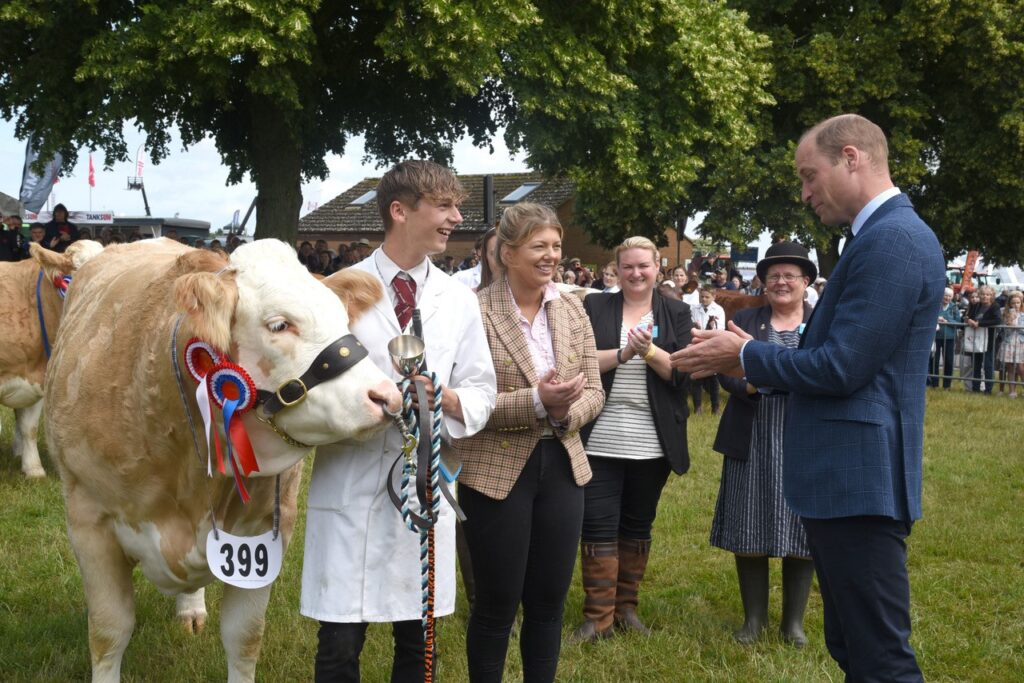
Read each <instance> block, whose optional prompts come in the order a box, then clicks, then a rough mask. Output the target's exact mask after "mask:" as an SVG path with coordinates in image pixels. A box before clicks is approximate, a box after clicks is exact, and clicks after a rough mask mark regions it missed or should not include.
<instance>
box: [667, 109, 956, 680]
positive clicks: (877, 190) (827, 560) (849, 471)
mask: <svg viewBox="0 0 1024 683" xmlns="http://www.w3.org/2000/svg"><path fill="white" fill-rule="evenodd" d="M796 170H797V174H798V175H799V177H800V181H801V184H802V194H801V198H802V199H803V201H804V202H805V203H806V204H808V205H810V206H811V208H813V209H814V211H815V213H817V214H818V216H819V217H820V218H821V220H822V222H823V223H825V224H826V225H835V226H839V225H845V224H849V225H850V227H851V229H852V234H853V237H852V239H848V240H847V244H846V246H845V248H844V251H843V254H842V257H841V258H840V259H839V263H838V264H837V265H836V267H835V270H834V271H833V272H832V274H831V275H830V277H829V281H828V287H826V288H825V292H824V295H823V297H822V298H821V300H820V301H819V302H818V304H817V306H816V307H815V310H814V314H813V316H812V317H811V319H810V321H809V323H808V326H807V329H806V330H805V332H804V335H803V338H802V340H801V344H800V348H798V349H785V348H784V347H781V346H778V345H772V344H767V343H762V342H757V341H751V340H750V338H749V337H748V336H747V335H745V334H744V333H742V331H741V330H739V329H738V328H736V327H735V326H733V325H732V323H730V324H729V329H728V331H724V330H723V331H717V332H700V331H696V330H695V331H694V342H693V345H691V346H690V347H688V348H686V349H683V350H681V351H677V352H676V353H674V354H673V355H672V363H673V366H674V367H677V368H679V369H680V370H682V371H688V372H691V373H693V376H694V377H701V376H706V375H709V374H712V373H715V372H720V373H726V374H730V375H734V376H743V377H746V379H747V381H748V382H750V383H751V384H753V385H754V386H757V387H771V388H773V389H775V390H779V391H787V392H789V403H788V405H787V408H786V427H785V435H784V444H783V445H784V464H783V489H784V492H785V496H786V502H787V503H788V504H789V506H790V507H791V508H792V509H793V511H794V512H795V513H797V514H798V515H800V517H801V519H802V520H803V523H804V526H805V527H806V529H807V538H808V542H809V544H810V547H811V554H812V555H813V557H814V562H815V568H816V570H817V573H818V583H819V585H820V588H821V594H822V599H823V602H824V609H825V642H826V645H827V646H828V649H829V652H830V653H831V655H832V657H833V658H834V659H835V660H836V661H837V662H838V663H839V666H840V667H841V668H842V669H843V671H844V672H845V673H846V680H847V681H851V682H857V683H862V682H863V683H867V682H875V681H878V682H881V681H886V682H894V681H900V682H902V681H923V677H922V675H921V671H920V669H919V668H918V665H917V661H916V658H915V656H914V651H913V649H912V648H911V647H910V642H909V638H910V585H909V581H908V577H907V569H906V545H905V539H906V537H907V536H908V535H909V534H910V528H911V524H912V523H913V521H914V520H916V519H919V518H920V517H921V455H922V437H923V431H924V411H925V375H926V373H927V366H928V354H929V350H930V348H931V343H932V339H933V337H934V335H935V318H936V316H937V315H938V311H939V308H940V304H941V301H942V293H943V287H944V286H945V261H944V259H943V256H942V250H941V248H940V247H939V243H938V240H937V239H936V238H935V235H934V233H932V231H931V229H930V228H929V227H928V226H927V225H926V224H925V223H924V222H923V221H922V220H921V219H920V217H918V215H917V214H916V213H915V211H914V209H913V207H912V206H911V203H910V200H909V199H908V198H907V196H906V195H904V194H902V193H900V191H899V190H898V189H897V188H896V187H894V186H893V184H892V181H891V179H890V177H889V168H888V146H887V143H886V139H885V135H884V134H883V133H882V131H881V129H880V128H879V127H878V126H876V125H875V124H873V123H872V122H870V121H868V120H867V119H865V118H863V117H861V116H857V115H855V114H845V115H842V116H837V117H834V118H831V119H828V120H826V121H823V122H821V123H819V124H818V125H816V126H814V127H813V128H811V129H810V130H809V131H807V132H806V133H805V134H804V135H803V137H802V138H801V139H800V143H799V145H798V146H797V150H796Z"/></svg>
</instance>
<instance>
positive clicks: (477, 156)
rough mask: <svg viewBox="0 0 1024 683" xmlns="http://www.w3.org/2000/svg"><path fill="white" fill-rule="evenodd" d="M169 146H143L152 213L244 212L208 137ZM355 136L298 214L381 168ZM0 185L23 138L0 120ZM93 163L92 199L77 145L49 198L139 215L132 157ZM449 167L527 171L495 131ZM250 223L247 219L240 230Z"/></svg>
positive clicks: (17, 177)
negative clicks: (163, 151) (157, 150)
mask: <svg viewBox="0 0 1024 683" xmlns="http://www.w3.org/2000/svg"><path fill="white" fill-rule="evenodd" d="M143 139H144V138H143V136H142V135H141V134H139V133H138V132H136V131H135V129H134V128H133V127H131V126H125V140H126V142H127V144H128V149H129V150H131V154H132V155H134V154H135V151H136V149H138V147H139V145H140V144H141V143H142V141H143ZM169 148H170V150H171V153H170V155H169V156H168V157H167V158H166V159H164V160H163V161H162V162H161V163H160V165H154V164H153V163H151V162H150V160H149V158H148V157H147V156H146V155H145V152H144V151H143V161H144V166H143V172H142V177H143V179H144V180H145V184H146V196H147V197H148V199H149V205H150V209H151V210H152V213H153V215H154V216H168V217H169V216H174V215H175V214H178V215H179V216H180V217H181V218H193V219H197V220H205V221H209V222H210V225H211V228H212V229H214V230H216V229H217V228H219V227H220V226H222V225H224V224H226V223H229V222H230V221H231V216H232V214H233V213H234V212H235V210H236V209H238V210H240V211H241V212H242V215H245V211H246V209H248V208H249V204H250V202H252V199H253V197H254V196H255V194H256V187H255V185H253V184H252V183H251V182H249V181H248V180H247V181H246V182H243V183H240V184H238V185H231V186H228V185H225V182H226V180H227V176H228V169H227V167H225V166H224V165H223V164H221V160H220V155H219V154H218V153H217V149H216V147H215V146H214V143H213V141H212V140H204V141H203V142H202V143H200V144H198V145H195V146H194V147H191V148H189V149H188V150H187V151H185V150H182V148H181V141H180V138H179V137H178V135H177V131H176V130H175V131H174V135H173V140H172V142H171V144H170V146H169ZM362 157H363V142H362V138H354V139H352V140H351V141H350V142H349V144H348V147H347V149H346V152H345V155H344V156H331V157H329V158H328V159H327V166H328V168H329V169H330V174H329V175H328V176H327V178H326V179H325V180H323V181H317V182H313V183H309V184H308V185H303V186H302V210H301V211H300V214H306V213H308V212H309V211H310V210H312V209H313V208H315V206H318V205H323V204H326V203H327V202H328V201H330V200H331V199H333V198H334V197H336V196H337V195H338V194H340V193H341V192H343V191H345V190H346V189H348V188H349V187H351V186H352V185H354V184H356V183H357V182H359V181H360V180H362V179H363V178H365V177H367V176H379V175H380V174H381V173H382V172H383V170H381V169H377V168H374V166H373V165H372V164H369V165H364V164H363V162H362ZM0 160H2V163H0V192H4V193H5V194H8V195H10V196H12V197H17V196H18V191H19V189H20V188H21V172H22V166H23V164H24V163H25V143H24V141H22V140H18V139H16V138H15V137H14V124H13V122H8V121H3V120H0ZM93 163H94V164H95V167H96V187H94V188H92V206H91V207H90V204H89V154H88V150H81V152H80V153H79V156H78V163H77V165H76V166H75V167H74V168H73V169H67V168H65V169H64V170H63V172H62V174H61V179H60V182H59V183H57V185H56V186H55V187H54V190H53V195H52V196H53V203H57V202H62V203H64V204H65V205H66V206H67V207H68V209H69V210H71V211H85V210H88V209H90V208H91V209H92V210H94V211H101V210H110V211H113V212H114V213H115V214H116V215H120V216H143V215H145V209H144V207H143V203H142V194H141V193H140V192H138V191H129V190H127V189H126V184H127V178H128V176H133V175H135V161H134V158H133V160H132V161H131V162H124V163H118V164H115V165H114V167H113V168H112V169H109V170H107V169H104V168H103V167H102V164H103V154H102V152H100V151H97V152H94V153H93ZM455 169H456V171H457V172H459V173H509V172H516V171H525V170H527V168H526V165H525V163H524V162H523V161H522V156H521V155H520V157H519V158H512V157H510V155H509V153H508V149H507V148H506V147H505V144H504V141H503V140H502V139H501V137H500V135H499V137H498V138H497V139H495V140H494V154H493V155H492V154H490V153H489V152H488V150H487V149H478V148H476V147H473V145H472V144H471V143H470V142H469V141H468V140H462V141H461V142H459V143H458V144H457V145H456V147H455ZM253 225H254V222H253V221H252V220H251V219H250V222H249V226H248V230H249V232H252V226H253Z"/></svg>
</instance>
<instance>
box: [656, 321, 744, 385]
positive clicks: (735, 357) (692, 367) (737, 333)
mask: <svg viewBox="0 0 1024 683" xmlns="http://www.w3.org/2000/svg"><path fill="white" fill-rule="evenodd" d="M750 339H753V337H752V336H750V335H749V334H747V333H746V332H744V331H743V330H741V329H740V328H739V327H737V326H736V324H735V323H733V322H732V321H729V324H728V326H727V329H724V330H694V331H693V341H692V342H690V345H689V346H687V347H686V348H684V349H679V350H678V351H676V352H675V353H673V354H672V355H671V356H669V362H670V363H671V364H672V367H673V368H675V369H676V370H679V371H680V372H688V373H690V376H691V377H693V378H694V379H704V378H705V377H711V376H712V375H715V374H719V375H729V376H731V377H742V376H743V366H742V365H741V364H740V350H741V349H742V348H743V343H744V342H745V341H748V340H750Z"/></svg>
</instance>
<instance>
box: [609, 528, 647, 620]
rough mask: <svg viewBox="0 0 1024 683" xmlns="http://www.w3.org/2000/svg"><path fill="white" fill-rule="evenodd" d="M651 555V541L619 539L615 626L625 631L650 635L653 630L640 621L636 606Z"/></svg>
mask: <svg viewBox="0 0 1024 683" xmlns="http://www.w3.org/2000/svg"><path fill="white" fill-rule="evenodd" d="M650 554H651V539H647V540H646V541H638V540H636V539H632V538H620V539H619V581H618V586H617V587H616V589H615V625H616V626H617V627H618V628H620V629H624V630H631V631H637V632H639V633H643V634H645V635H646V634H649V633H650V632H651V629H649V628H647V626H645V625H644V622H642V621H640V617H638V616H637V614H636V606H637V603H638V602H639V599H640V582H641V581H642V580H643V578H644V571H646V569H647V558H648V557H649V556H650Z"/></svg>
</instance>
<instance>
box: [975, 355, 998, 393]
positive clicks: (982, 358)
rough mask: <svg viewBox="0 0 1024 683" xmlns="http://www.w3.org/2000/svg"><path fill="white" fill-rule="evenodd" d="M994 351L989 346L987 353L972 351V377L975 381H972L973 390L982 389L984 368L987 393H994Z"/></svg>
mask: <svg viewBox="0 0 1024 683" xmlns="http://www.w3.org/2000/svg"><path fill="white" fill-rule="evenodd" d="M992 356H993V351H992V349H991V348H989V350H988V351H986V352H985V353H972V354H971V366H972V367H971V377H973V378H974V380H975V381H973V382H971V391H975V392H977V391H981V382H980V381H978V380H980V379H981V372H982V369H983V368H984V371H985V393H986V394H991V393H992V365H993V362H992V361H993V358H992Z"/></svg>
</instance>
